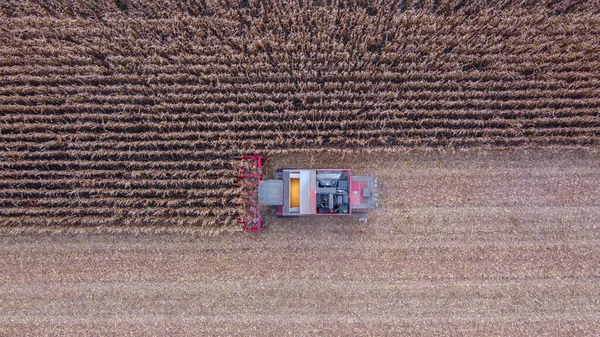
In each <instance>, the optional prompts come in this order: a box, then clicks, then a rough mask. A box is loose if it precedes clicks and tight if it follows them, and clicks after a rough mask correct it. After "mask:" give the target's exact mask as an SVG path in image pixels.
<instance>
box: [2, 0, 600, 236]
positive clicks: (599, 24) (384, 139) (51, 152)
mask: <svg viewBox="0 0 600 337" xmlns="http://www.w3.org/2000/svg"><path fill="white" fill-rule="evenodd" d="M283 3H285V5H284V4H283ZM325 3H326V2H325ZM598 11H599V9H598V7H597V6H596V5H595V3H594V2H577V3H576V2H570V1H563V2H550V1H548V2H538V3H534V2H521V3H519V4H514V3H512V2H505V3H493V4H492V3H490V4H484V3H481V2H478V3H469V2H467V3H463V2H459V1H431V2H430V1H425V2H415V3H412V2H410V1H408V2H407V1H401V2H396V1H375V2H365V3H363V2H361V1H358V2H356V3H348V4H347V5H327V4H324V5H323V4H321V3H320V2H316V3H313V4H310V5H301V3H290V2H287V1H286V2H282V3H274V4H268V5H267V4H262V5H261V4H254V3H248V4H247V3H246V2H239V3H238V2H227V3H225V4H219V5H217V4H213V3H211V2H208V3H204V2H202V3H201V4H198V5H194V3H187V2H186V3H184V2H177V1H165V2H161V3H160V4H156V3H152V4H151V3H150V2H146V1H116V2H109V1H105V2H102V1H101V2H96V3H94V4H73V3H71V2H67V1H58V2H53V3H52V4H47V3H46V2H41V1H40V2H36V1H33V2H20V1H18V2H17V1H14V2H12V1H9V2H6V4H5V6H3V7H2V8H1V9H0V17H1V18H2V20H1V23H0V207H1V208H0V227H1V228H3V229H4V231H9V232H22V231H35V232H42V231H52V232H57V231H61V230H66V231H90V230H92V231H108V232H120V231H134V232H138V231H146V232H164V231H189V232H203V233H209V232H218V231H222V230H238V229H239V226H238V224H237V221H236V219H237V218H238V217H239V216H241V215H242V214H243V210H241V209H240V208H239V207H238V204H239V203H240V202H241V200H240V199H239V198H238V193H239V188H238V187H236V186H235V184H234V183H235V174H236V170H237V168H238V163H237V162H236V161H235V160H234V159H233V158H234V157H235V156H239V155H241V154H245V153H257V154H263V155H269V154H274V153H285V152H286V151H290V150H298V149H311V151H313V152H320V151H327V150H328V149H332V148H344V149H361V150H366V151H368V150H369V149H376V148H377V149H379V148H392V149H397V150H398V151H403V150H406V149H412V148H423V147H425V148H440V147H444V148H445V147H458V148H463V147H486V148H487V147H531V146H544V147H557V146H568V147H590V146H592V147H593V146H597V145H598V144H599V143H600V117H599V112H598V111H599V109H600V98H599V97H600V95H599V93H600V73H599V71H598V66H599V64H600V58H598V55H599V54H600V38H599V37H600V15H599V13H598Z"/></svg>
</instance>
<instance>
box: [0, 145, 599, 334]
mask: <svg viewBox="0 0 600 337" xmlns="http://www.w3.org/2000/svg"><path fill="white" fill-rule="evenodd" d="M299 158H300V159H299ZM292 166H295V167H323V168H325V167H333V166H338V167H339V166H344V167H347V168H350V169H353V170H354V172H355V174H372V175H374V176H377V177H379V178H380V180H381V183H382V192H383V196H382V204H381V208H380V209H377V210H372V211H369V220H368V222H367V223H366V224H363V223H360V222H359V221H358V220H357V219H355V218H352V217H348V218H345V217H335V218H320V219H317V218H308V219H276V218H273V217H272V216H271V215H269V214H267V213H266V214H265V216H264V218H265V223H266V224H267V225H268V226H267V228H265V230H263V231H262V232H259V233H237V234H232V235H220V236H217V237H202V236H194V235H183V234H163V235H137V236H134V235H106V234H104V235H91V234H81V235H75V234H64V233H63V234H60V235H11V236H2V237H0V270H1V271H2V272H1V273H0V335H7V336H8V335H11V336H17V335H20V336H27V335H31V336H43V335H48V336H50V335H52V336H55V335H63V334H64V335H77V336H84V335H114V336H118V335H170V336H173V335H228V336H229V335H232V336H237V335H240V336H241V335H244V336H283V335H318V336H323V335H354V336H356V335H361V336H367V335H407V336H414V335H427V336H434V335H477V336H486V335H487V336H489V335H521V336H531V335H538V336H543V335H547V336H575V335H577V336H584V335H590V336H592V335H598V333H599V332H600V323H599V322H600V282H599V281H600V254H598V252H599V249H600V201H599V200H600V198H599V197H600V156H599V155H598V153H595V152H593V151H583V150H548V149H546V150H525V151H524V150H519V151H512V150H502V151H500V150H494V151H464V152H441V151H433V152H420V151H413V152H405V153H391V152H373V153H351V152H330V153H322V154H319V156H310V155H302V154H301V153H296V154H294V153H289V154H286V155H281V156H272V157H270V158H269V160H268V170H271V171H272V170H273V169H274V168H276V167H292Z"/></svg>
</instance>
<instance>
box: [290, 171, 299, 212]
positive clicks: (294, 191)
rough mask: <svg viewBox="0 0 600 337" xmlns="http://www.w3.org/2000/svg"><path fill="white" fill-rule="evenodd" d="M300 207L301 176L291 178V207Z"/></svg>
mask: <svg viewBox="0 0 600 337" xmlns="http://www.w3.org/2000/svg"><path fill="white" fill-rule="evenodd" d="M294 207H300V178H291V179H290V208H294Z"/></svg>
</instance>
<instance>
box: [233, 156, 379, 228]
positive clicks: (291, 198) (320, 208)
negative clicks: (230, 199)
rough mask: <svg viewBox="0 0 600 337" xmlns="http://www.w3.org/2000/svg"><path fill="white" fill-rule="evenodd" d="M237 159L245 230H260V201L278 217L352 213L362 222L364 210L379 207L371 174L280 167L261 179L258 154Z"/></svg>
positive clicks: (376, 189)
mask: <svg viewBox="0 0 600 337" xmlns="http://www.w3.org/2000/svg"><path fill="white" fill-rule="evenodd" d="M240 160H242V162H243V163H242V166H241V170H240V174H239V176H238V177H239V178H240V186H242V187H243V188H242V190H243V198H242V199H243V200H244V205H242V206H243V207H244V208H245V209H246V211H247V212H246V216H245V217H242V218H240V220H239V222H240V224H241V225H242V226H243V228H244V230H246V231H258V230H260V229H261V227H262V217H261V204H262V205H265V206H268V207H270V208H271V210H272V211H273V213H274V214H275V215H276V216H278V217H301V216H325V215H330V216H331V215H336V216H344V215H350V216H352V215H354V216H358V217H359V219H360V221H365V222H366V220H367V216H366V213H365V210H366V209H369V208H377V207H378V206H379V181H378V180H377V179H376V178H373V177H371V176H353V175H352V172H351V171H350V170H346V169H291V168H280V169H277V170H276V171H275V176H274V177H273V179H270V180H264V179H263V178H264V177H263V172H262V168H263V158H262V157H260V156H244V157H243V158H240Z"/></svg>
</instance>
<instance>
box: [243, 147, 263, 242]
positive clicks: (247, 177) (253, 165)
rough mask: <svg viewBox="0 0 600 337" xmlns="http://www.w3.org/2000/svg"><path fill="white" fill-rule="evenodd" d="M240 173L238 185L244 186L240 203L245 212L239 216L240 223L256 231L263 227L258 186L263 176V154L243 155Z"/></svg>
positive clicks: (246, 228)
mask: <svg viewBox="0 0 600 337" xmlns="http://www.w3.org/2000/svg"><path fill="white" fill-rule="evenodd" d="M239 160H241V161H242V165H241V167H240V171H239V174H238V176H237V178H238V179H239V183H238V186H241V187H242V192H241V194H240V197H241V199H242V204H241V205H240V206H241V207H242V208H243V209H244V210H245V214H244V215H243V216H241V217H240V218H239V220H238V221H239V223H240V225H241V226H242V228H243V229H244V230H245V231H250V232H256V231H259V230H260V229H261V227H262V218H261V213H260V203H259V201H258V188H259V186H260V181H261V180H262V178H263V173H262V163H263V157H261V156H243V157H242V158H239Z"/></svg>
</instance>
